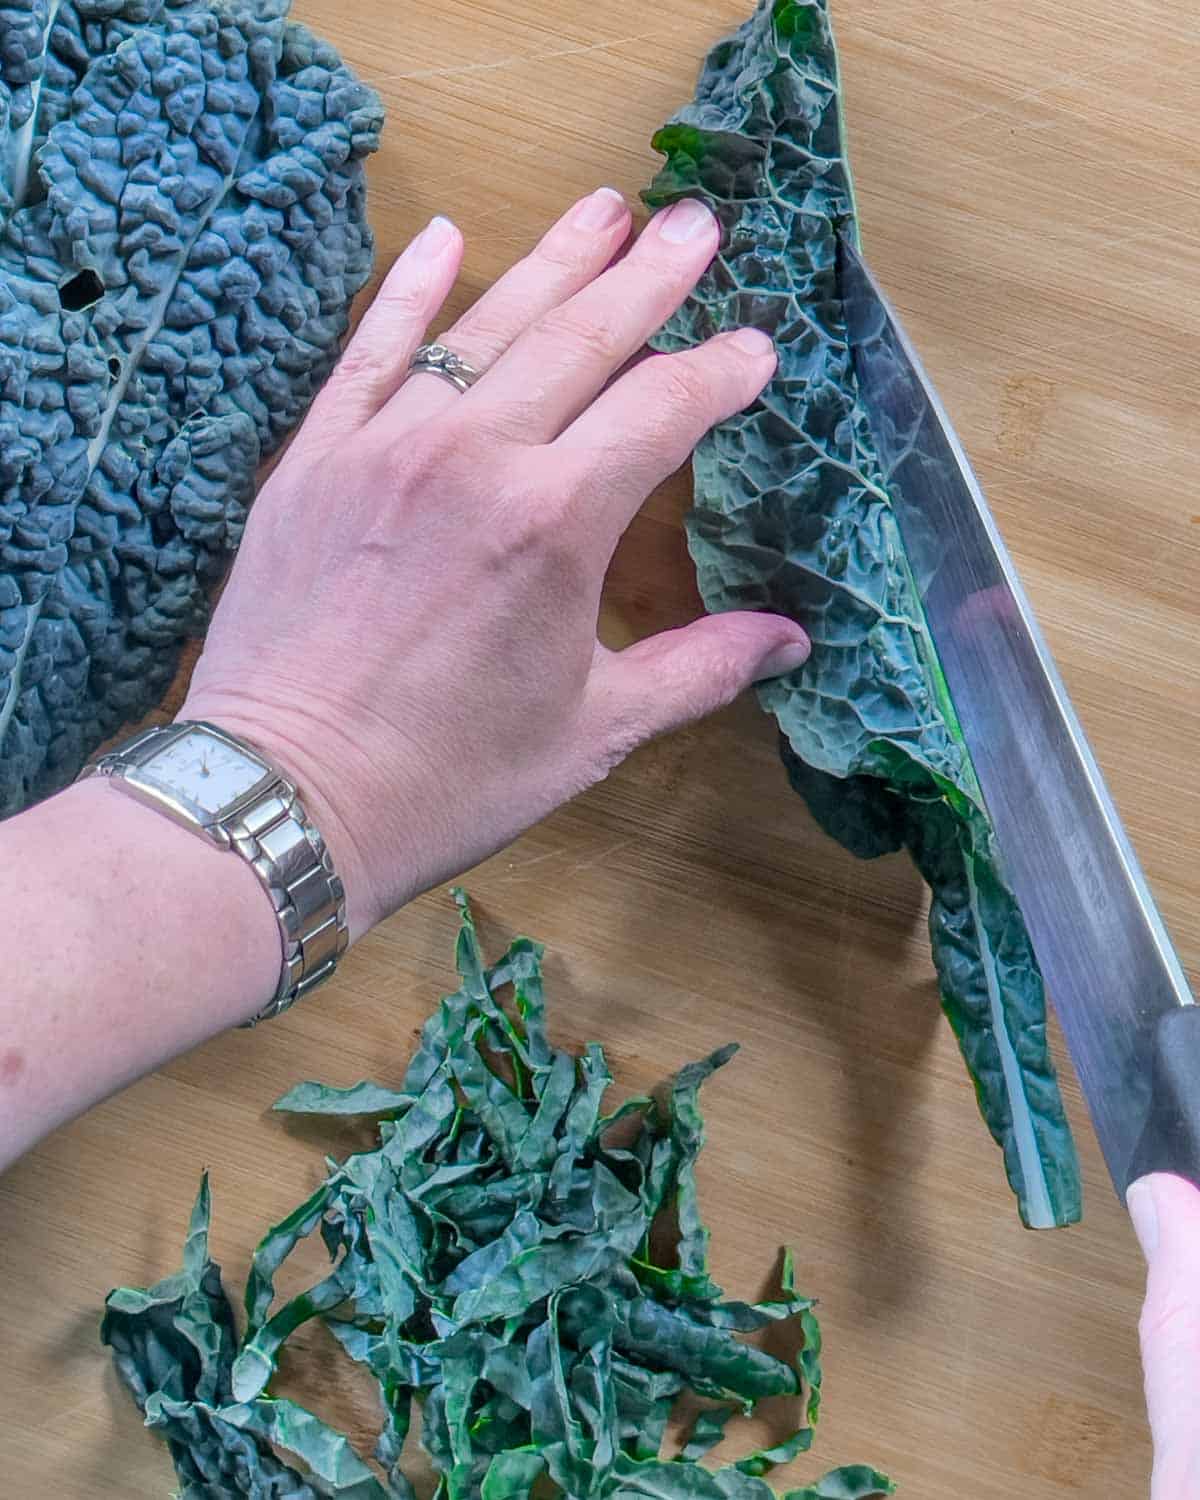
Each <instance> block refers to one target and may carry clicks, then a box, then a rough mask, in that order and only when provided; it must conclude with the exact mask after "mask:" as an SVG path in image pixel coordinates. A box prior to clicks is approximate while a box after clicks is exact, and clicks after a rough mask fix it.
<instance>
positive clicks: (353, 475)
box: [183, 189, 809, 935]
mask: <svg viewBox="0 0 1200 1500" xmlns="http://www.w3.org/2000/svg"><path fill="white" fill-rule="evenodd" d="M629 229H630V215H629V211H628V209H627V208H626V206H625V204H624V202H623V201H622V200H621V198H620V197H619V195H617V194H616V193H614V192H612V191H610V190H608V189H601V190H600V191H599V192H597V193H594V194H593V195H592V196H591V197H589V198H585V199H584V200H583V201H582V202H581V203H579V204H577V205H576V206H575V207H574V208H573V209H572V210H571V211H570V212H569V213H568V214H567V215H566V216H565V217H564V218H563V219H561V220H560V221H559V222H558V223H557V224H556V225H554V227H553V228H552V229H551V230H550V231H549V233H548V234H547V235H546V236H545V238H544V239H543V240H542V241H541V243H540V244H539V245H538V246H537V248H536V249H535V250H534V251H533V253H532V254H531V255H530V256H529V257H528V258H527V259H525V260H523V261H521V262H520V263H519V264H518V265H516V266H515V267H514V268H513V269H512V270H510V271H509V272H508V273H507V274H506V275H505V276H504V277H502V278H501V279H500V281H498V282H497V283H496V285H495V286H494V287H492V289H491V290H490V291H489V292H487V293H486V294H485V295H484V296H483V297H482V298H481V299H480V300H479V301H478V302H477V303H476V304H475V306H474V307H473V308H472V309H471V310H470V311H469V312H468V313H467V314H466V315H465V316H464V317H463V318H461V319H460V320H459V322H458V323H456V324H455V325H454V327H453V328H451V329H450V330H449V331H448V332H447V333H446V334H445V335H444V342H445V343H446V344H447V345H449V347H450V348H452V349H453V350H454V351H455V352H456V353H457V354H459V355H460V356H462V357H463V358H464V359H466V360H467V361H468V362H469V363H471V364H472V365H474V366H475V367H476V368H477V369H480V370H482V371H483V372H484V373H483V377H482V379H480V381H479V382H478V384H477V385H475V386H474V387H473V388H472V389H471V390H470V391H468V392H467V393H466V394H465V395H464V394H460V393H459V392H457V391H456V390H455V389H454V388H453V387H452V386H451V385H449V384H448V383H447V382H446V381H444V380H443V379H441V378H439V377H437V376H435V375H431V374H428V373H420V374H417V375H414V376H413V377H411V378H410V379H407V380H406V379H405V375H406V372H407V369H408V365H409V360H410V357H411V355H412V353H413V351H414V350H415V349H416V348H417V346H418V345H419V344H420V343H421V342H422V339H423V338H424V336H425V330H426V327H427V325H428V324H429V322H430V321H431V319H433V317H434V316H435V315H436V313H437V311H438V308H439V307H440V306H441V304H442V302H443V300H444V298H445V296H446V294H447V292H448V291H449V289H450V287H451V285H452V284H453V281H454V278H455V276H456V274H457V271H458V268H459V264H460V261H461V258H462V248H463V247H462V240H461V237H460V235H459V233H458V231H457V230H456V229H455V228H454V226H453V225H451V224H450V223H449V222H448V221H446V220H444V219H435V220H433V222H432V223H431V224H430V225H429V226H428V228H426V229H425V230H424V232H423V233H422V234H421V235H419V236H418V238H417V239H416V240H414V241H413V243H412V244H411V245H410V246H409V247H408V249H407V250H406V251H405V252H404V254H403V255H402V256H401V257H400V258H399V260H398V261H397V262H396V264H395V265H394V266H393V268H392V270H391V272H390V274H389V275H388V277H387V280H386V281H385V283H384V285H383V288H382V290H381V291H380V293H379V295H378V297H377V298H376V300H375V302H374V304H373V305H372V307H371V308H370V309H369V310H368V312H367V314H366V316H365V317H364V319H363V322H362V326H361V327H360V328H359V330H358V332H357V333H356V335H355V337H354V339H353V341H352V342H351V344H350V346H349V348H348V349H347V351H346V353H345V355H344V356H343V358H342V360H341V362H340V363H339V365H338V366H337V368H336V369H335V370H334V372H333V374H332V376H331V377H330V379H329V381H328V382H327V384H326V386H325V388H324V389H323V390H322V392H321V394H320V396H319V398H318V400H317V401H316V403H315V404H314V406H313V409H312V412H311V413H310V415H309V417H308V420H307V421H306V422H305V424H304V426H303V428H302V429H301V431H300V433H299V434H298V435H297V438H296V440H295V442H294V443H293V444H292V446H291V448H290V449H289V450H288V452H287V454H286V455H285V457H284V458H283V460H282V461H281V462H280V464H279V466H278V467H277V469H276V470H275V472H274V473H273V474H272V476H271V478H270V480H269V481H268V482H267V484H266V485H265V486H264V488H263V490H262V493H261V494H260V496H259V498H258V500H257V501H256V503H255V506H254V509H253V511H252V513H251V517H250V521H249V524H248V526H247V528H246V534H245V539H244V541H243V544H242V548H241V551H240V553H239V556H238V559H237V563H236V565H235V567H234V569H233V571H232V574H231V577H230V581H229V584H228V587H227V588H226V590H225V593H224V596H223V597H222V600H221V603H220V606H219V608H218V609H217V611H216V614H215V617H214V619H213V623H212V627H211V630H210V632H209V637H208V643H207V645H206V647H205V650H204V654H203V656H202V657H201V659H200V662H199V663H198V665H197V668H196V672H195V675H194V678H193V683H192V688H191V692H190V694H189V697H188V701H187V703H186V705H185V707H184V711H183V712H184V715H185V717H189V718H207V719H211V720H213V721H214V722H216V723H218V724H221V725H224V726H226V727H228V728H229V729H231V730H233V731H234V732H235V733H240V734H243V735H244V736H245V737H246V738H247V739H249V740H251V741H254V742H256V743H257V744H259V745H260V746H261V747H262V748H263V749H264V750H265V751H267V753H268V754H271V755H273V756H274V757H275V758H276V759H278V760H279V761H280V763H281V764H282V765H283V766H284V767H285V768H286V769H287V770H289V771H290V772H291V773H292V774H293V775H294V776H295V777H296V779H297V780H298V782H299V784H300V786H301V789H302V791H303V793H304V796H305V798H306V801H307V802H308V804H309V807H310V810H311V811H312V813H313V816H314V818H315V820H316V821H317V824H318V826H319V827H321V828H322V829H323V831H324V832H325V835H326V838H327V840H328V842H329V845H330V849H331V852H332V854H333V857H334V860H335V863H336V865H337V867H338V869H339V870H340V872H341V873H342V874H343V876H344V879H345V881H346V888H347V896H348V904H349V920H350V925H351V929H352V931H353V932H354V933H355V935H360V934H361V933H362V932H363V931H365V930H366V929H367V928H368V927H369V926H371V925H372V924H373V923H374V922H376V921H378V920H379V919H380V918H381V917H383V916H385V915H387V914H388V913H389V912H391V911H393V910H395V909H396V907H398V906H399V905H401V904H402V903H403V902H404V901H406V900H407V899H409V898H410V897H411V896H412V895H414V894H415V893H416V892H418V891H420V890H422V889H424V888H426V887H428V886H429V885H431V884H434V883H435V882H437V881H438V880H441V879H444V878H446V877H447V876H449V875H451V874H456V873H459V872H460V871H462V870H463V869H465V868H467V867H468V866H469V865H471V864H474V863H475V862H476V861H478V860H479V859H481V858H483V857H484V856H485V855H487V854H490V853H492V852H494V851H495V850H496V849H498V848H500V847H502V846H503V845H504V844H506V843H507V842H509V840H511V839H512V838H514V837H515V836H516V835H517V834H518V833H520V832H521V831H522V830H523V829H525V828H527V827H529V826H530V824H532V823H534V822H536V821H537V820H538V819H539V818H541V817H543V816H544V815H545V814H547V813H548V812H550V811H551V810H552V809H553V808H554V807H556V806H558V805H559V804H560V803H561V802H564V801H566V800H567V799H568V798H569V797H571V796H573V795H574V794H575V793H577V792H579V791H582V790H583V789H584V788H585V787H587V786H589V785H590V784H592V783H593V782H596V781H598V780H600V779H601V778H602V777H603V776H605V775H606V774H607V772H608V771H609V770H610V769H611V768H612V767H613V766H615V765H616V764H617V763H618V762H619V761H621V760H622V759H623V758H624V757H625V756H626V755H628V753H629V752H630V751H631V750H632V749H633V748H634V747H635V746H637V745H639V744H641V743H642V742H643V741H644V740H647V739H649V738H650V737H651V736H653V735H656V734H659V733H661V732H663V731H664V730H668V729H672V728H674V727H676V726H677V725H680V724H682V723H684V722H685V721H687V720H690V719H693V718H696V717H697V716H699V715H702V714H705V713H708V712H710V711H711V710H713V709H716V708H718V707H720V706H721V705H723V704H725V703H727V702H729V701H730V700H731V699H732V698H734V697H735V696H736V695H737V694H738V693H740V692H741V691H742V689H743V688H745V687H747V686H748V685H749V684H750V683H751V682H753V681H755V680H756V679H759V678H763V677H768V676H773V675H776V674H779V673H782V672H785V671H788V670H791V669H792V668H794V667H796V666H798V665H799V664H800V662H801V661H803V659H804V658H805V657H806V656H807V654H808V649H809V648H808V642H807V640H806V638H805V637H804V634H803V632H802V631H801V630H800V628H799V627H798V626H796V625H794V624H792V623H790V622H788V621H787V620H784V619H781V618H779V617H776V616H771V615H766V614H757V613H733V614H726V615H721V616H717V617H713V618H710V619H702V620H698V621H696V622H695V623H694V624H692V625H689V626H687V627H685V628H684V629H682V630H677V631H670V632H667V633H665V634H662V635H659V636H655V637H653V638H652V639H650V640H646V641H643V642H641V643H639V644H638V645H635V646H632V647H630V648H629V649H627V650H625V651H620V652H611V651H608V650H605V649H604V648H603V647H602V646H600V645H599V643H598V642H597V639H596V625H597V616H598V611H599V604H600V591H601V586H602V583H603V580H604V574H605V570H606V568H607V566H608V562H609V559H610V558H611V556H612V553H613V550H614V548H615V547H616V544H617V541H618V540H619V538H620V536H621V534H622V532H623V531H624V530H625V528H626V527H627V526H628V525H629V522H630V521H631V520H632V518H633V516H634V515H635V513H636V512H637V510H638V508H639V507H640V505H641V504H642V501H643V500H644V499H645V497H646V495H647V494H648V493H649V491H650V490H651V489H652V488H653V487H654V486H655V485H656V484H658V483H659V482H660V481H661V480H662V479H664V478H665V477H666V476H667V475H668V474H670V473H671V471H672V470H674V469H675V468H677V467H678V466H679V465H680V464H682V463H683V462H684V460H685V459H686V458H687V457H688V455H689V453H690V452H691V450H692V448H693V447H694V445H695V444H696V442H697V441H698V440H699V438H700V437H701V436H702V435H703V433H704V432H705V431H706V430H707V429H708V428H709V427H710V426H712V425H713V424H714V423H716V422H718V421H721V420H723V419H725V418H727V417H729V416H731V415H733V414H734V413H735V412H737V411H740V410H741V409H742V408H743V407H745V406H747V405H748V404H749V403H750V402H751V401H752V400H753V399H754V398H755V396H757V395H758V393H759V392H760V391H761V389H762V388H763V386H764V385H765V383H766V382H767V380H768V379H769V378H770V376H771V373H772V371H773V370H774V368H775V357H774V353H773V351H772V348H771V345H770V342H769V340H768V339H767V338H766V337H765V336H764V335H763V334H759V333H755V332H753V331H746V332H741V333H734V334H727V335H722V336H721V337H719V338H716V339H713V340H712V341H711V342H709V343H708V344H706V345H704V346H703V347H701V348H698V349H695V350H691V351H688V352H686V353H679V354H671V355H654V356H651V357H648V358H645V359H643V360H641V361H640V362H638V363H636V364H634V365H633V366H632V367H630V368H625V367H626V366H627V365H628V362H629V361H630V360H631V359H632V358H633V357H634V356H635V355H637V354H638V353H639V351H641V349H642V346H643V344H644V342H645V340H646V339H647V338H648V337H649V336H650V334H651V333H653V332H654V330H656V329H657V328H658V327H659V326H660V325H661V324H662V323H663V321H664V320H665V319H666V318H667V317H668V316H669V315H670V314H671V313H672V312H673V311H674V309H675V308H676V307H677V306H678V305H679V304H680V303H681V302H682V301H683V299H684V297H685V296H686V295H687V293H688V291H689V290H690V289H691V287H692V286H693V285H694V284H695V282H696V280H697V279H698V277H699V276H700V274H701V272H702V271H703V270H704V268H705V267H706V266H707V265H708V263H709V261H710V260H711V259H712V257H713V254H714V253H715V251H716V248H717V241H718V228H717V224H716V221H715V220H714V219H713V217H712V215H711V214H710V213H709V212H708V210H707V209H705V208H704V207H703V206H702V205H700V204H699V203H694V202H684V203H680V204H677V205H675V206H674V207H672V208H670V209H667V210H665V211H664V212H662V213H661V214H659V215H658V216H657V217H656V218H655V219H654V220H653V221H652V222H651V223H650V225H649V227H648V228H647V229H646V230H645V232H644V233H643V234H642V235H641V236H640V238H639V239H638V240H637V241H636V243H635V244H634V245H633V246H632V248H631V249H630V250H629V252H628V254H627V255H625V256H624V257H623V258H621V259H619V260H616V261H614V257H615V256H616V255H617V253H618V251H620V249H621V248H622V246H623V245H624V243H625V241H626V239H627V237H628V235H629Z"/></svg>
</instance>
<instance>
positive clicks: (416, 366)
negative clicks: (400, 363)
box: [408, 344, 483, 392]
mask: <svg viewBox="0 0 1200 1500" xmlns="http://www.w3.org/2000/svg"><path fill="white" fill-rule="evenodd" d="M419 371H423V372H424V373H425V374H427V375H440V376H441V377H442V379H443V380H448V381H449V382H450V384H451V385H452V386H453V387H454V389H455V390H456V391H459V392H466V391H469V390H470V389H471V387H472V386H473V385H474V384H475V382H476V381H477V380H478V379H479V377H480V375H482V374H483V371H482V370H477V369H475V367H474V366H473V365H469V364H468V363H467V362H466V360H465V359H461V358H460V357H459V356H458V355H457V354H455V352H454V350H453V349H447V348H446V346H445V344H422V345H421V347H420V348H419V349H418V350H417V352H416V353H415V354H414V355H413V357H412V359H411V360H410V361H409V365H408V373H409V374H410V375H416V374H417V373H418V372H419Z"/></svg>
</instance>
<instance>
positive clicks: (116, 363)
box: [108, 354, 121, 380]
mask: <svg viewBox="0 0 1200 1500" xmlns="http://www.w3.org/2000/svg"><path fill="white" fill-rule="evenodd" d="M108 373H109V374H110V375H111V376H112V378H113V379H114V380H119V379H120V378H121V361H120V360H119V359H118V358H117V356H116V355H115V354H110V355H109V356H108Z"/></svg>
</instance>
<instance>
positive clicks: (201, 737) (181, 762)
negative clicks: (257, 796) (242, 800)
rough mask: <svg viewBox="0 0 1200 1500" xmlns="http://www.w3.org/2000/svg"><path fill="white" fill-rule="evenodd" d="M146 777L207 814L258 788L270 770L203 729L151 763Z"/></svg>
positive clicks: (187, 736) (188, 734)
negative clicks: (252, 788) (253, 788)
mask: <svg viewBox="0 0 1200 1500" xmlns="http://www.w3.org/2000/svg"><path fill="white" fill-rule="evenodd" d="M142 770H143V773H144V774H146V775H148V776H149V777H151V778H152V779H153V780H154V781H155V782H156V783H157V784H158V785H159V786H160V787H162V789H163V790H164V791H166V792H170V793H171V794H172V795H173V796H175V797H178V798H179V799H180V800H181V801H184V802H188V803H191V805H192V806H193V807H196V808H198V809H199V810H200V811H201V812H204V813H215V812H218V811H219V810H220V809H221V808H223V807H226V806H228V804H229V803H231V802H234V801H236V799H237V798H238V797H241V796H243V795H244V794H245V793H246V792H248V791H249V790H250V789H251V787H253V786H256V785H257V784H258V783H259V782H260V781H261V780H262V779H263V777H264V776H265V775H267V774H268V773H267V771H266V768H265V767H264V766H263V765H262V764H261V763H260V762H259V761H256V760H255V759H253V757H252V756H249V755H247V754H246V753H245V751H243V750H239V749H238V748H237V747H236V746H234V745H227V744H226V743H225V742H224V740H219V739H217V738H216V737H215V736H214V735H211V734H208V733H207V732H206V731H205V730H203V729H189V730H188V732H187V733H186V734H185V735H181V736H180V738H179V739H177V740H176V741H175V742H174V743H173V744H171V745H168V746H167V748H166V749H165V750H160V751H159V752H158V754H157V755H155V756H154V757H152V759H150V760H148V761H147V762H146V764H145V765H144V766H143V767H142Z"/></svg>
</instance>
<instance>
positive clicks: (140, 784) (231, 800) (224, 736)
mask: <svg viewBox="0 0 1200 1500" xmlns="http://www.w3.org/2000/svg"><path fill="white" fill-rule="evenodd" d="M87 776H106V777H108V778H110V779H111V780H112V782H113V783H114V785H117V786H121V787H123V788H124V789H125V790H126V791H128V792H130V793H131V794H132V795H133V796H135V797H136V798H137V799H138V801H139V802H144V803H146V804H147V805H148V806H150V807H155V808H157V809H158V810H159V811H160V812H162V813H165V814H166V815H167V817H169V818H171V819H172V820H173V821H174V822H176V823H179V824H181V825H182V826H183V827H184V828H188V829H191V831H192V832H193V833H198V834H200V835H202V836H203V837H205V838H207V839H210V840H211V841H212V842H213V843H214V844H216V845H217V847H218V848H220V849H231V850H236V852H237V853H238V854H240V855H241V856H242V858H243V859H244V860H246V861H248V863H249V864H250V866H251V867H252V869H253V870H254V873H255V874H256V875H257V876H258V878H259V879H260V880H261V881H262V883H263V885H264V886H265V887H266V888H267V891H268V893H269V894H270V897H271V902H272V904H273V905H274V907H275V915H276V917H278V919H279V929H280V932H281V933H282V935H283V968H282V970H281V972H280V976H279V987H278V989H277V990H276V991H275V995H274V998H273V999H272V1000H271V1001H270V1002H269V1003H268V1004H267V1005H265V1006H264V1007H263V1009H262V1010H260V1011H259V1012H258V1014H257V1015H255V1016H254V1017H253V1018H252V1019H251V1020H249V1021H247V1022H246V1023H245V1024H246V1025H247V1026H253V1025H255V1024H256V1023H257V1022H259V1021H265V1020H268V1019H269V1018H270V1017H272V1016H277V1015H279V1014H280V1012H281V1011H285V1010H287V1008H288V1006H289V1005H291V1004H292V1003H293V1002H294V1001H296V1000H299V999H300V998H301V996H303V995H307V994H308V993H309V991H310V990H314V989H316V987H317V985H319V984H320V983H321V982H322V981H323V980H325V979H328V978H329V976H330V975H331V974H332V973H333V971H334V969H335V968H336V967H337V962H338V959H340V958H341V956H342V954H343V953H344V952H345V951H346V944H347V942H348V940H349V932H348V930H347V927H346V893H345V891H344V889H343V887H342V882H341V881H340V880H339V879H338V877H337V875H335V874H334V870H333V862H332V861H331V859H330V857H329V851H328V850H327V849H326V848H325V841H324V839H323V838H322V837H321V835H320V833H319V832H318V831H317V829H316V828H315V827H314V826H313V824H312V823H311V822H310V821H309V819H308V816H307V814H306V813H305V811H304V807H303V805H302V804H301V802H300V798H299V795H298V793H297V791H296V787H295V785H294V784H293V783H292V782H291V781H289V780H288V778H287V777H286V776H285V775H284V774H283V772H282V771H281V770H280V769H279V768H278V767H277V766H274V765H272V764H271V762H270V761H269V760H267V758H266V757H265V756H264V755H262V754H260V753H259V751H257V750H255V749H254V748H253V747H252V746H250V745H247V744H246V743H245V742H244V741H243V740H240V739H238V738H237V737H236V736H235V735H232V734H229V733H227V732H226V731H225V730H224V729H218V728H216V726H215V725H213V724H203V723H198V722H184V723H179V724H168V725H166V726H165V727H163V728H159V729H147V730H145V731H144V732H143V733H141V734H138V735H135V736H134V737H133V739H131V740H127V741H126V742H125V743H124V744H123V745H119V746H118V747H117V748H116V749H115V750H110V751H108V752H107V753H106V754H104V755H102V756H100V758H99V759H98V760H96V761H94V762H93V763H92V764H91V765H90V766H87V767H86V768H85V769H84V771H83V772H82V773H81V776H80V780H83V778H84V777H87Z"/></svg>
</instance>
